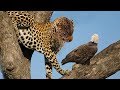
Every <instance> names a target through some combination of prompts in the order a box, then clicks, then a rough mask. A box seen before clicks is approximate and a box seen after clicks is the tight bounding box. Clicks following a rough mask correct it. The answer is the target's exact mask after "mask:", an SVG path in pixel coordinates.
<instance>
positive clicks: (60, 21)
mask: <svg viewBox="0 0 120 90" xmlns="http://www.w3.org/2000/svg"><path fill="white" fill-rule="evenodd" d="M53 25H54V28H55V30H56V32H57V33H58V37H60V38H61V39H62V40H63V41H65V42H71V41H72V40H73V36H72V34H73V31H74V26H73V21H72V20H70V19H68V18H66V17H59V18H57V19H55V20H54V21H53Z"/></svg>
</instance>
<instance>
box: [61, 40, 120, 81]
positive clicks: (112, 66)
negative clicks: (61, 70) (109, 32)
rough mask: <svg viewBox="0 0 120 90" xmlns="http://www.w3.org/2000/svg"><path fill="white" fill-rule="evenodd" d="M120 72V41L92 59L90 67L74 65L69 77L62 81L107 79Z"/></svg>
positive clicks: (66, 76) (64, 77)
mask: <svg viewBox="0 0 120 90" xmlns="http://www.w3.org/2000/svg"><path fill="white" fill-rule="evenodd" d="M118 70H120V40H119V41H117V42H115V43H113V44H111V45H110V46H108V47H107V48H106V49H104V50H103V51H101V52H99V53H98V54H97V55H95V56H94V57H93V58H92V59H91V63H90V65H80V64H74V65H73V69H72V71H71V72H70V74H69V75H65V76H63V77H61V79H105V78H107V77H109V76H110V75H112V74H114V73H115V72H117V71H118Z"/></svg>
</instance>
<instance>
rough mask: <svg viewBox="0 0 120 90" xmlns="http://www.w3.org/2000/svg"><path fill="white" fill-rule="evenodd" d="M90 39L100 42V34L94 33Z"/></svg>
mask: <svg viewBox="0 0 120 90" xmlns="http://www.w3.org/2000/svg"><path fill="white" fill-rule="evenodd" d="M90 41H91V42H94V43H98V41H99V36H98V34H93V35H92V37H91V40H90Z"/></svg>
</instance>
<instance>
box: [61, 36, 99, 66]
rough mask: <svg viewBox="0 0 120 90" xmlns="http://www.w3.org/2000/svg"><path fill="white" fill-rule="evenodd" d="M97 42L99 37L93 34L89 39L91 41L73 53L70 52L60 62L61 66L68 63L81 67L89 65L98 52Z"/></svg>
mask: <svg viewBox="0 0 120 90" xmlns="http://www.w3.org/2000/svg"><path fill="white" fill-rule="evenodd" d="M98 40H99V36H98V34H93V35H92V37H91V40H90V41H89V42H88V43H86V44H83V45H81V46H79V47H77V48H76V49H74V50H73V51H71V52H70V53H69V54H68V55H67V56H66V57H65V59H63V60H62V62H61V63H62V65H64V64H66V63H69V62H75V63H76V64H82V65H89V64H90V59H91V58H92V57H93V56H94V55H95V54H96V52H97V51H98V47H97V46H98Z"/></svg>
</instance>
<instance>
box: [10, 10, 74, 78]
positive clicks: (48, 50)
mask: <svg viewBox="0 0 120 90" xmlns="http://www.w3.org/2000/svg"><path fill="white" fill-rule="evenodd" d="M8 15H9V16H10V17H11V18H12V22H13V25H14V27H15V29H17V32H18V33H17V37H18V40H19V41H20V43H22V44H23V45H24V46H25V47H26V48H29V49H32V50H36V51H38V52H40V53H42V54H44V56H45V66H46V78H49V79H51V78H52V67H54V68H55V69H56V71H57V72H59V73H60V74H61V75H64V74H67V73H68V71H67V70H63V69H62V68H61V67H60V65H59V63H58V61H57V58H56V54H57V53H58V52H59V50H60V49H61V47H62V46H63V44H64V43H65V42H70V41H72V39H73V38H72V34H73V22H72V21H71V20H69V19H68V18H66V17H60V18H57V19H55V20H54V21H53V22H48V23H44V24H43V23H37V22H34V18H33V17H32V16H31V15H29V14H28V13H26V12H18V11H10V12H9V11H8Z"/></svg>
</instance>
